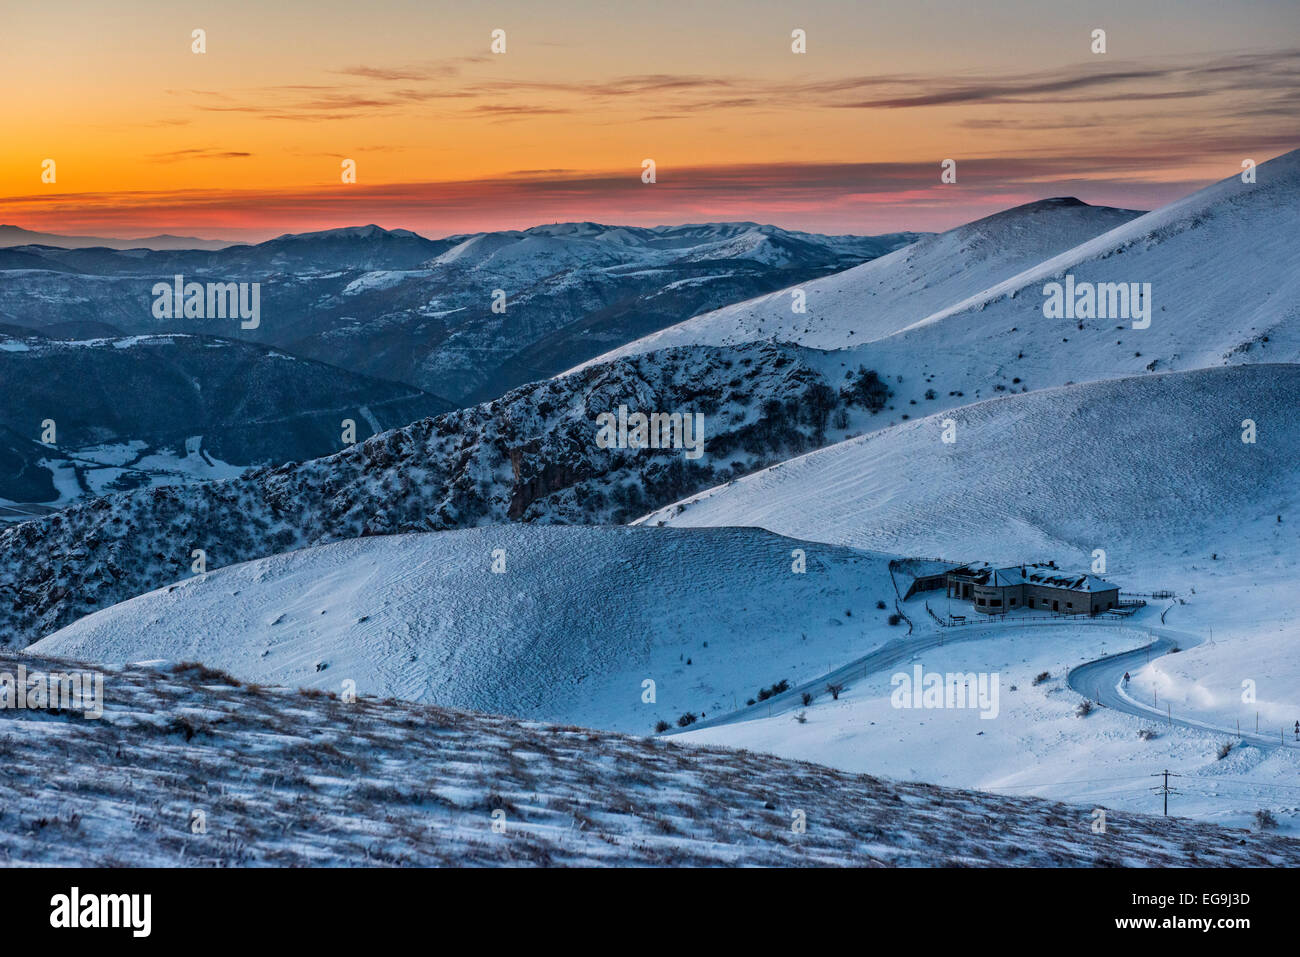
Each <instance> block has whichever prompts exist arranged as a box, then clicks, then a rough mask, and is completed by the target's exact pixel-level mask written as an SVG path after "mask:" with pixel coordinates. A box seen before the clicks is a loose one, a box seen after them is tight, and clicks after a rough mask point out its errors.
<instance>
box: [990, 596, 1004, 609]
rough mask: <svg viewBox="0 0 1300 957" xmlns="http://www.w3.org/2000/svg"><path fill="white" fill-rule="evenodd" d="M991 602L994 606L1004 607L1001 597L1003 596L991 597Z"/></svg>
mask: <svg viewBox="0 0 1300 957" xmlns="http://www.w3.org/2000/svg"><path fill="white" fill-rule="evenodd" d="M989 604H990V605H991V606H992V607H994V608H1001V607H1002V599H1001V598H991V599H989Z"/></svg>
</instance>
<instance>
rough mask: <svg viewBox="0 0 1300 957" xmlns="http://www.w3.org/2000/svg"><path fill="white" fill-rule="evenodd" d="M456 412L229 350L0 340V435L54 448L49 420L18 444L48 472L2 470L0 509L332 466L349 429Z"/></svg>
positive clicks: (42, 435)
mask: <svg viewBox="0 0 1300 957" xmlns="http://www.w3.org/2000/svg"><path fill="white" fill-rule="evenodd" d="M450 407H451V405H450V403H448V402H446V401H444V400H442V399H439V398H437V397H435V396H431V395H428V394H426V393H422V392H419V391H418V390H415V389H412V388H411V387H409V386H404V385H399V384H397V383H394V382H383V381H380V380H377V379H370V378H367V377H365V376H358V375H355V374H353V373H351V372H346V371H344V370H342V369H338V368H333V367H331V366H327V365H324V364H322V363H319V362H312V361H310V360H305V359H297V358H294V357H292V356H288V355H285V354H284V353H280V352H276V351H274V350H271V349H267V348H266V347H264V346H257V345H252V344H250V343H244V342H237V341H234V340H230V339H214V338H208V337H202V336H185V335H178V336H132V337H126V338H114V339H93V340H79V341H59V340H50V339H45V338H42V337H39V336H24V337H22V338H17V337H13V336H4V335H0V427H5V428H7V429H9V430H10V432H12V433H13V435H15V436H20V437H25V438H26V439H27V441H28V443H39V442H45V441H46V440H47V439H49V438H51V436H50V435H49V433H48V430H49V425H48V424H47V423H53V429H54V433H53V436H52V441H51V442H50V444H48V445H40V446H39V447H38V448H36V449H33V448H32V447H31V446H30V445H24V446H22V448H24V449H26V450H27V452H28V453H31V452H35V451H43V453H44V454H43V455H42V456H41V458H44V459H45V460H46V465H45V466H41V465H39V464H38V463H39V461H40V460H39V459H35V460H33V455H32V454H24V455H23V456H22V459H23V461H24V462H30V463H31V464H32V465H34V466H35V471H33V469H31V468H12V467H11V468H10V469H6V470H5V471H0V500H9V501H15V502H26V503H31V502H45V503H58V504H67V503H68V502H70V501H74V500H77V499H82V498H90V497H94V496H95V495H99V494H105V493H108V492H112V491H119V490H122V489H129V488H135V487H138V486H141V485H156V484H178V483H186V482H189V481H194V480H199V479H204V478H225V477H229V476H230V475H232V474H238V472H239V471H240V468H238V467H246V466H249V465H254V464H257V465H266V464H273V465H278V464H280V463H283V462H294V461H301V460H303V459H308V458H315V457H316V456H320V455H327V454H329V453H330V452H332V451H335V450H337V449H338V448H340V447H341V445H342V442H341V441H340V438H341V435H342V431H343V429H342V420H343V419H345V418H350V419H352V420H353V422H355V423H356V434H357V436H358V437H360V438H364V437H366V436H368V435H373V434H374V433H375V432H378V431H383V430H384V429H391V428H394V427H396V426H399V425H404V424H406V423H408V422H410V421H412V420H413V419H418V418H422V417H424V416H428V415H437V414H439V413H442V412H445V411H447V410H448V409H449V408H450ZM11 448H14V446H12V445H11ZM217 463H221V466H220V467H218V465H217ZM225 466H234V467H235V468H226V467H225ZM37 472H43V473H44V479H43V480H41V481H37V480H38V479H39V478H40V476H39V475H37V474H36V473H37Z"/></svg>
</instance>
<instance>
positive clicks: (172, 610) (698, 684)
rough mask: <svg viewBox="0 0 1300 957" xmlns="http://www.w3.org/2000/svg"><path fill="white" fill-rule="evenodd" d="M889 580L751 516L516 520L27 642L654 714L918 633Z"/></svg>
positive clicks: (167, 593)
mask: <svg viewBox="0 0 1300 957" xmlns="http://www.w3.org/2000/svg"><path fill="white" fill-rule="evenodd" d="M494 566H495V567H497V568H500V569H502V571H499V572H494V571H493V570H492V569H493V567H494ZM796 567H802V568H804V569H805V570H804V571H802V572H796V571H795V568H796ZM893 600H894V586H893V584H892V582H891V580H890V576H889V570H888V562H887V559H885V558H883V557H881V556H877V555H872V554H867V553H862V552H857V551H854V550H852V549H845V548H838V547H834V546H827V545H813V544H809V543H805V542H798V541H793V540H790V539H786V538H781V537H779V536H776V535H772V534H770V533H768V532H763V531H760V530H758V529H683V530H678V529H632V528H619V527H606V528H589V527H581V528H563V527H556V526H550V527H536V526H521V525H514V526H504V527H489V528H481V529H469V530H465V531H457V532H439V533H432V534H425V535H398V536H371V537H368V538H362V539H353V540H350V541H345V542H339V543H336V544H333V545H325V546H321V547H318V548H311V549H306V550H303V551H297V552H290V553H288V554H282V555H276V556H274V557H271V558H266V559H262V560H259V561H255V562H248V563H246V564H242V565H235V566H232V567H229V568H224V569H221V570H219V571H216V572H212V573H209V574H207V575H202V576H198V577H195V578H191V579H188V580H186V581H182V582H180V583H178V584H176V585H173V586H169V587H167V588H162V589H159V590H158V591H155V592H151V593H150V594H147V595H142V596H140V597H138V598H134V599H132V600H131V601H127V602H124V603H122V604H120V605H114V606H113V607H111V608H107V609H105V610H104V611H101V612H97V613H96V614H93V615H89V616H88V617H86V618H82V619H81V620H79V621H76V622H74V623H73V624H71V625H69V626H68V627H66V628H64V629H62V630H60V631H58V632H56V633H55V634H53V635H51V636H50V637H48V638H46V639H44V640H43V641H41V642H38V643H37V644H36V645H34V646H32V648H31V651H32V652H34V653H41V654H48V655H51V656H55V657H67V658H78V659H81V660H85V661H97V662H112V663H125V662H130V661H143V660H152V659H164V658H165V659H169V660H172V661H191V660H194V661H202V662H203V663H204V664H206V665H209V666H212V667H216V668H221V669H223V670H225V671H229V672H231V673H232V674H234V675H236V676H238V677H240V678H242V679H244V680H248V681H255V682H258V683H260V684H268V683H269V684H286V685H294V686H301V687H313V688H320V689H323V690H333V691H337V690H339V689H340V688H341V682H343V681H345V680H347V679H351V680H352V681H355V682H356V687H357V689H358V690H359V691H360V692H362V693H364V694H373V695H377V696H379V697H397V698H402V699H405V700H411V701H421V702H427V703H431V704H439V705H447V706H452V707H460V708H470V709H473V710H478V711H491V712H496V713H502V714H512V715H517V716H521V717H527V718H536V719H541V720H547V721H560V722H566V723H572V724H581V725H586V726H591V727H601V728H610V729H614V730H620V731H631V732H642V733H649V732H650V731H652V730H653V729H654V728H655V726H656V724H657V723H658V722H660V721H665V722H668V723H670V724H675V722H676V721H677V720H678V718H680V717H681V716H682V715H683V714H685V713H687V712H690V713H692V714H694V715H699V716H705V715H707V714H710V713H719V712H722V711H730V710H732V709H733V708H735V707H737V706H740V705H743V704H744V703H745V701H746V700H748V699H751V698H754V697H755V695H756V694H757V693H758V692H759V690H760V689H762V688H766V687H769V686H771V685H773V684H776V683H778V682H779V681H781V680H783V679H784V680H787V681H789V682H791V683H798V682H800V681H805V680H808V679H810V678H813V677H815V676H816V675H819V674H822V673H823V672H824V671H825V670H826V668H827V667H828V665H829V664H831V663H839V662H841V661H846V660H850V659H852V658H855V657H858V656H859V655H862V654H865V653H866V652H867V651H870V650H872V649H873V648H875V647H877V646H879V645H880V644H882V643H883V642H885V641H888V640H894V639H897V638H899V637H901V636H902V635H905V634H906V632H907V626H906V625H905V624H903V625H890V624H889V623H888V617H889V615H890V614H891V613H892V612H893ZM877 602H883V603H885V609H887V610H885V609H881V608H877ZM645 682H653V683H654V684H653V695H652V698H653V700H646V697H647V691H646V685H645Z"/></svg>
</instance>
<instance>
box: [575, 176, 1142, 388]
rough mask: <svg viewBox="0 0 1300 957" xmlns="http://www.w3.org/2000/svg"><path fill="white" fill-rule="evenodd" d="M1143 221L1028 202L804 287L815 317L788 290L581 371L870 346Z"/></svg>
mask: <svg viewBox="0 0 1300 957" xmlns="http://www.w3.org/2000/svg"><path fill="white" fill-rule="evenodd" d="M1140 215H1141V213H1139V212H1137V211H1134V210H1126V209H1112V208H1110V207H1107V206H1089V205H1087V204H1086V203H1081V202H1079V201H1078V200H1074V199H1065V198H1061V199H1046V200H1041V201H1039V202H1034V203H1028V204H1026V205H1024V206H1017V207H1015V208H1013V209H1008V210H1005V211H1003V212H1000V213H997V214H995V215H993V216H989V217H986V218H985V219H980V220H976V221H975V222H972V223H967V224H966V225H964V226H958V227H957V228H956V229H950V230H948V231H947V232H945V233H939V234H938V235H934V236H927V237H925V238H924V239H920V240H918V241H917V242H914V243H912V244H911V245H910V246H905V247H903V248H902V249H898V250H895V251H894V252H892V253H889V254H887V255H884V256H881V257H880V258H879V259H873V260H871V261H870V262H866V263H863V264H862V265H861V266H854V267H853V268H852V269H846V270H844V271H843V272H838V273H835V274H834V275H831V276H826V277H823V278H821V279H815V280H812V281H811V282H807V283H804V284H803V285H801V286H798V287H795V288H798V289H801V290H803V292H804V293H805V295H806V297H807V299H806V306H807V312H806V313H795V312H794V311H793V310H792V309H791V302H792V296H791V292H792V291H791V290H789V289H784V290H781V291H780V292H774V293H770V294H768V295H766V296H759V297H758V298H756V299H750V300H748V301H746V302H741V303H736V304H735V305H731V306H726V307H724V308H722V309H718V310H715V311H713V312H708V313H705V314H704V315H701V316H696V317H695V318H693V319H688V320H687V321H685V322H682V323H679V324H677V325H675V326H670V327H669V328H667V329H664V330H661V331H659V332H656V333H653V334H651V335H649V336H646V337H645V338H642V339H638V340H637V341H635V342H632V343H629V344H628V345H626V346H623V347H621V348H618V349H614V350H612V351H610V352H608V353H606V354H605V355H602V356H599V357H597V358H595V359H592V360H590V361H589V362H585V363H583V364H582V366H579V367H578V368H582V367H583V366H588V365H595V364H598V363H602V362H608V361H611V360H613V359H616V358H618V357H619V356H624V355H637V354H640V353H644V352H654V351H656V350H658V349H667V348H670V347H672V346H685V345H715V346H722V345H736V344H738V343H742V342H755V341H761V340H767V339H775V340H776V341H777V342H789V343H795V344H798V345H804V346H809V347H812V348H815V349H843V348H847V347H850V346H856V345H861V344H863V343H866V342H870V341H872V340H874V339H879V338H881V337H882V336H887V335H889V334H891V333H893V332H897V331H898V330H899V329H902V328H904V327H906V326H909V325H911V324H912V323H914V322H916V321H917V320H918V319H921V318H923V317H925V316H928V315H930V314H931V313H933V312H935V311H937V310H939V309H943V308H945V307H947V306H950V305H952V304H953V303H954V302H959V301H961V300H962V299H965V298H967V297H968V296H972V295H974V294H975V293H978V292H980V291H981V290H984V289H987V288H988V287H989V286H992V285H994V284H995V283H998V282H1001V281H1002V280H1004V279H1008V278H1010V277H1012V276H1014V275H1016V274H1017V273H1020V272H1021V271H1023V270H1025V269H1027V268H1029V267H1031V266H1034V265H1037V264H1038V263H1040V262H1042V261H1043V259H1044V258H1045V257H1047V256H1051V255H1055V254H1056V253H1059V252H1064V251H1065V250H1067V249H1070V248H1072V247H1074V246H1076V245H1078V244H1079V243H1081V242H1083V241H1084V240H1086V239H1090V238H1092V237H1093V236H1096V235H1098V234H1099V233H1103V232H1105V231H1107V230H1109V229H1111V228H1113V227H1115V226H1118V225H1120V224H1121V223H1125V222H1128V221H1129V220H1131V219H1133V218H1134V217H1136V216H1140Z"/></svg>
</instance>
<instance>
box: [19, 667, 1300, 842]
mask: <svg viewBox="0 0 1300 957" xmlns="http://www.w3.org/2000/svg"><path fill="white" fill-rule="evenodd" d="M20 664H21V665H24V666H25V667H27V668H28V669H30V670H31V671H40V672H49V671H53V670H56V669H57V670H58V671H60V672H66V671H68V670H70V669H71V668H72V667H75V666H74V665H73V663H71V662H67V661H62V660H56V659H46V658H39V657H36V656H12V655H11V656H5V657H3V658H2V659H0V669H2V670H4V671H6V672H9V673H13V672H15V671H16V669H17V667H18V666H19V665H20ZM104 689H105V692H106V694H105V713H104V716H103V717H102V718H101V719H99V720H86V719H85V718H82V717H81V716H80V715H79V714H78V713H76V712H72V711H63V712H37V711H31V710H25V711H15V710H7V711H3V712H0V731H2V732H3V734H2V735H0V748H2V749H3V752H4V754H5V755H6V756H7V757H8V758H9V759H10V760H6V761H4V762H3V763H0V781H3V786H4V790H5V814H6V816H7V817H11V818H12V819H13V820H14V821H21V822H23V826H21V827H3V828H0V856H3V859H4V860H5V861H6V862H8V863H10V864H38V865H68V866H71V865H75V866H79V867H85V866H88V865H92V866H116V867H121V866H141V865H150V866H196V867H199V866H214V865H216V866H235V865H243V866H307V865H316V866H321V865H339V866H349V865H351V866H377V865H426V866H428V865H453V866H466V865H470V866H474V865H479V866H482V865H505V866H539V865H564V864H569V865H574V864H607V865H624V866H626V865H650V866H660V867H663V866H672V865H697V866H704V865H711V866H724V865H738V864H749V865H767V866H777V865H818V864H819V865H847V866H859V867H860V866H864V865H867V866H870V865H895V866H936V865H949V866H998V865H1001V866H1006V865H1022V866H1056V867H1059V866H1097V865H1106V866H1134V867H1142V866H1150V867H1176V866H1188V865H1192V864H1201V865H1211V866H1225V867H1226V866H1255V867H1264V866H1269V867H1287V866H1289V867H1295V866H1297V865H1300V842H1297V841H1294V840H1288V839H1286V838H1282V837H1278V836H1276V835H1272V834H1259V833H1251V832H1249V831H1245V830H1239V829H1228V828H1218V827H1212V826H1205V825H1203V824H1201V823H1199V822H1197V823H1193V822H1189V821H1185V820H1179V819H1177V818H1163V819H1162V818H1157V817H1151V816H1147V815H1140V814H1129V813H1124V812H1118V811H1117V812H1113V813H1112V814H1111V815H1110V816H1109V817H1108V821H1107V828H1106V831H1105V833H1104V834H1095V833H1093V831H1092V827H1091V824H1092V809H1091V808H1090V807H1083V806H1077V805H1068V804H1059V803H1055V802H1049V801H1042V800H1039V799H1035V798H1027V797H1023V796H1002V795H988V794H979V793H975V792H971V791H958V790H952V789H949V788H943V787H936V786H934V785H930V784H900V783H895V782H892V781H887V780H882V779H880V778H876V777H869V776H866V775H858V774H847V773H845V772H842V771H835V770H832V769H829V768H825V767H819V766H817V765H814V764H808V763H803V762H796V761H790V760H784V759H780V758H774V757H769V756H765V755H759V754H751V753H746V752H736V751H731V750H723V749H717V748H698V747H687V746H683V745H681V744H677V743H674V742H672V741H665V740H657V739H654V738H638V737H625V736H622V735H618V734H612V733H609V732H600V731H589V730H584V729H580V728H574V727H556V726H552V725H545V724H539V723H535V722H530V721H520V720H518V719H514V718H504V717H492V716H488V715H482V714H473V713H466V712H461V711H449V710H445V709H441V708H435V707H432V706H428V705H414V704H409V703H405V702H398V701H391V702H376V701H374V700H371V699H366V698H361V699H359V700H357V701H354V702H352V703H347V702H344V701H342V700H339V699H338V698H336V697H333V696H327V695H324V694H321V693H319V692H314V693H291V692H285V691H281V690H277V689H267V688H262V687H256V686H253V685H241V684H240V683H239V682H238V681H236V680H233V679H231V678H229V677H228V676H226V675H223V674H221V673H220V672H219V671H213V670H211V669H206V668H203V667H202V666H199V665H193V664H190V665H181V666H175V667H153V668H127V669H109V670H108V672H107V674H106V675H105V679H104ZM196 811H199V812H202V815H203V818H202V819H203V821H204V823H205V825H206V826H205V828H204V833H195V830H196V829H195V826H194V825H195V822H196V820H198V818H197V816H196V814H195V812H196ZM801 815H802V816H801ZM799 820H802V821H803V823H804V824H805V830H804V832H803V833H796V832H795V828H794V827H793V824H794V823H795V822H796V821H799Z"/></svg>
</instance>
